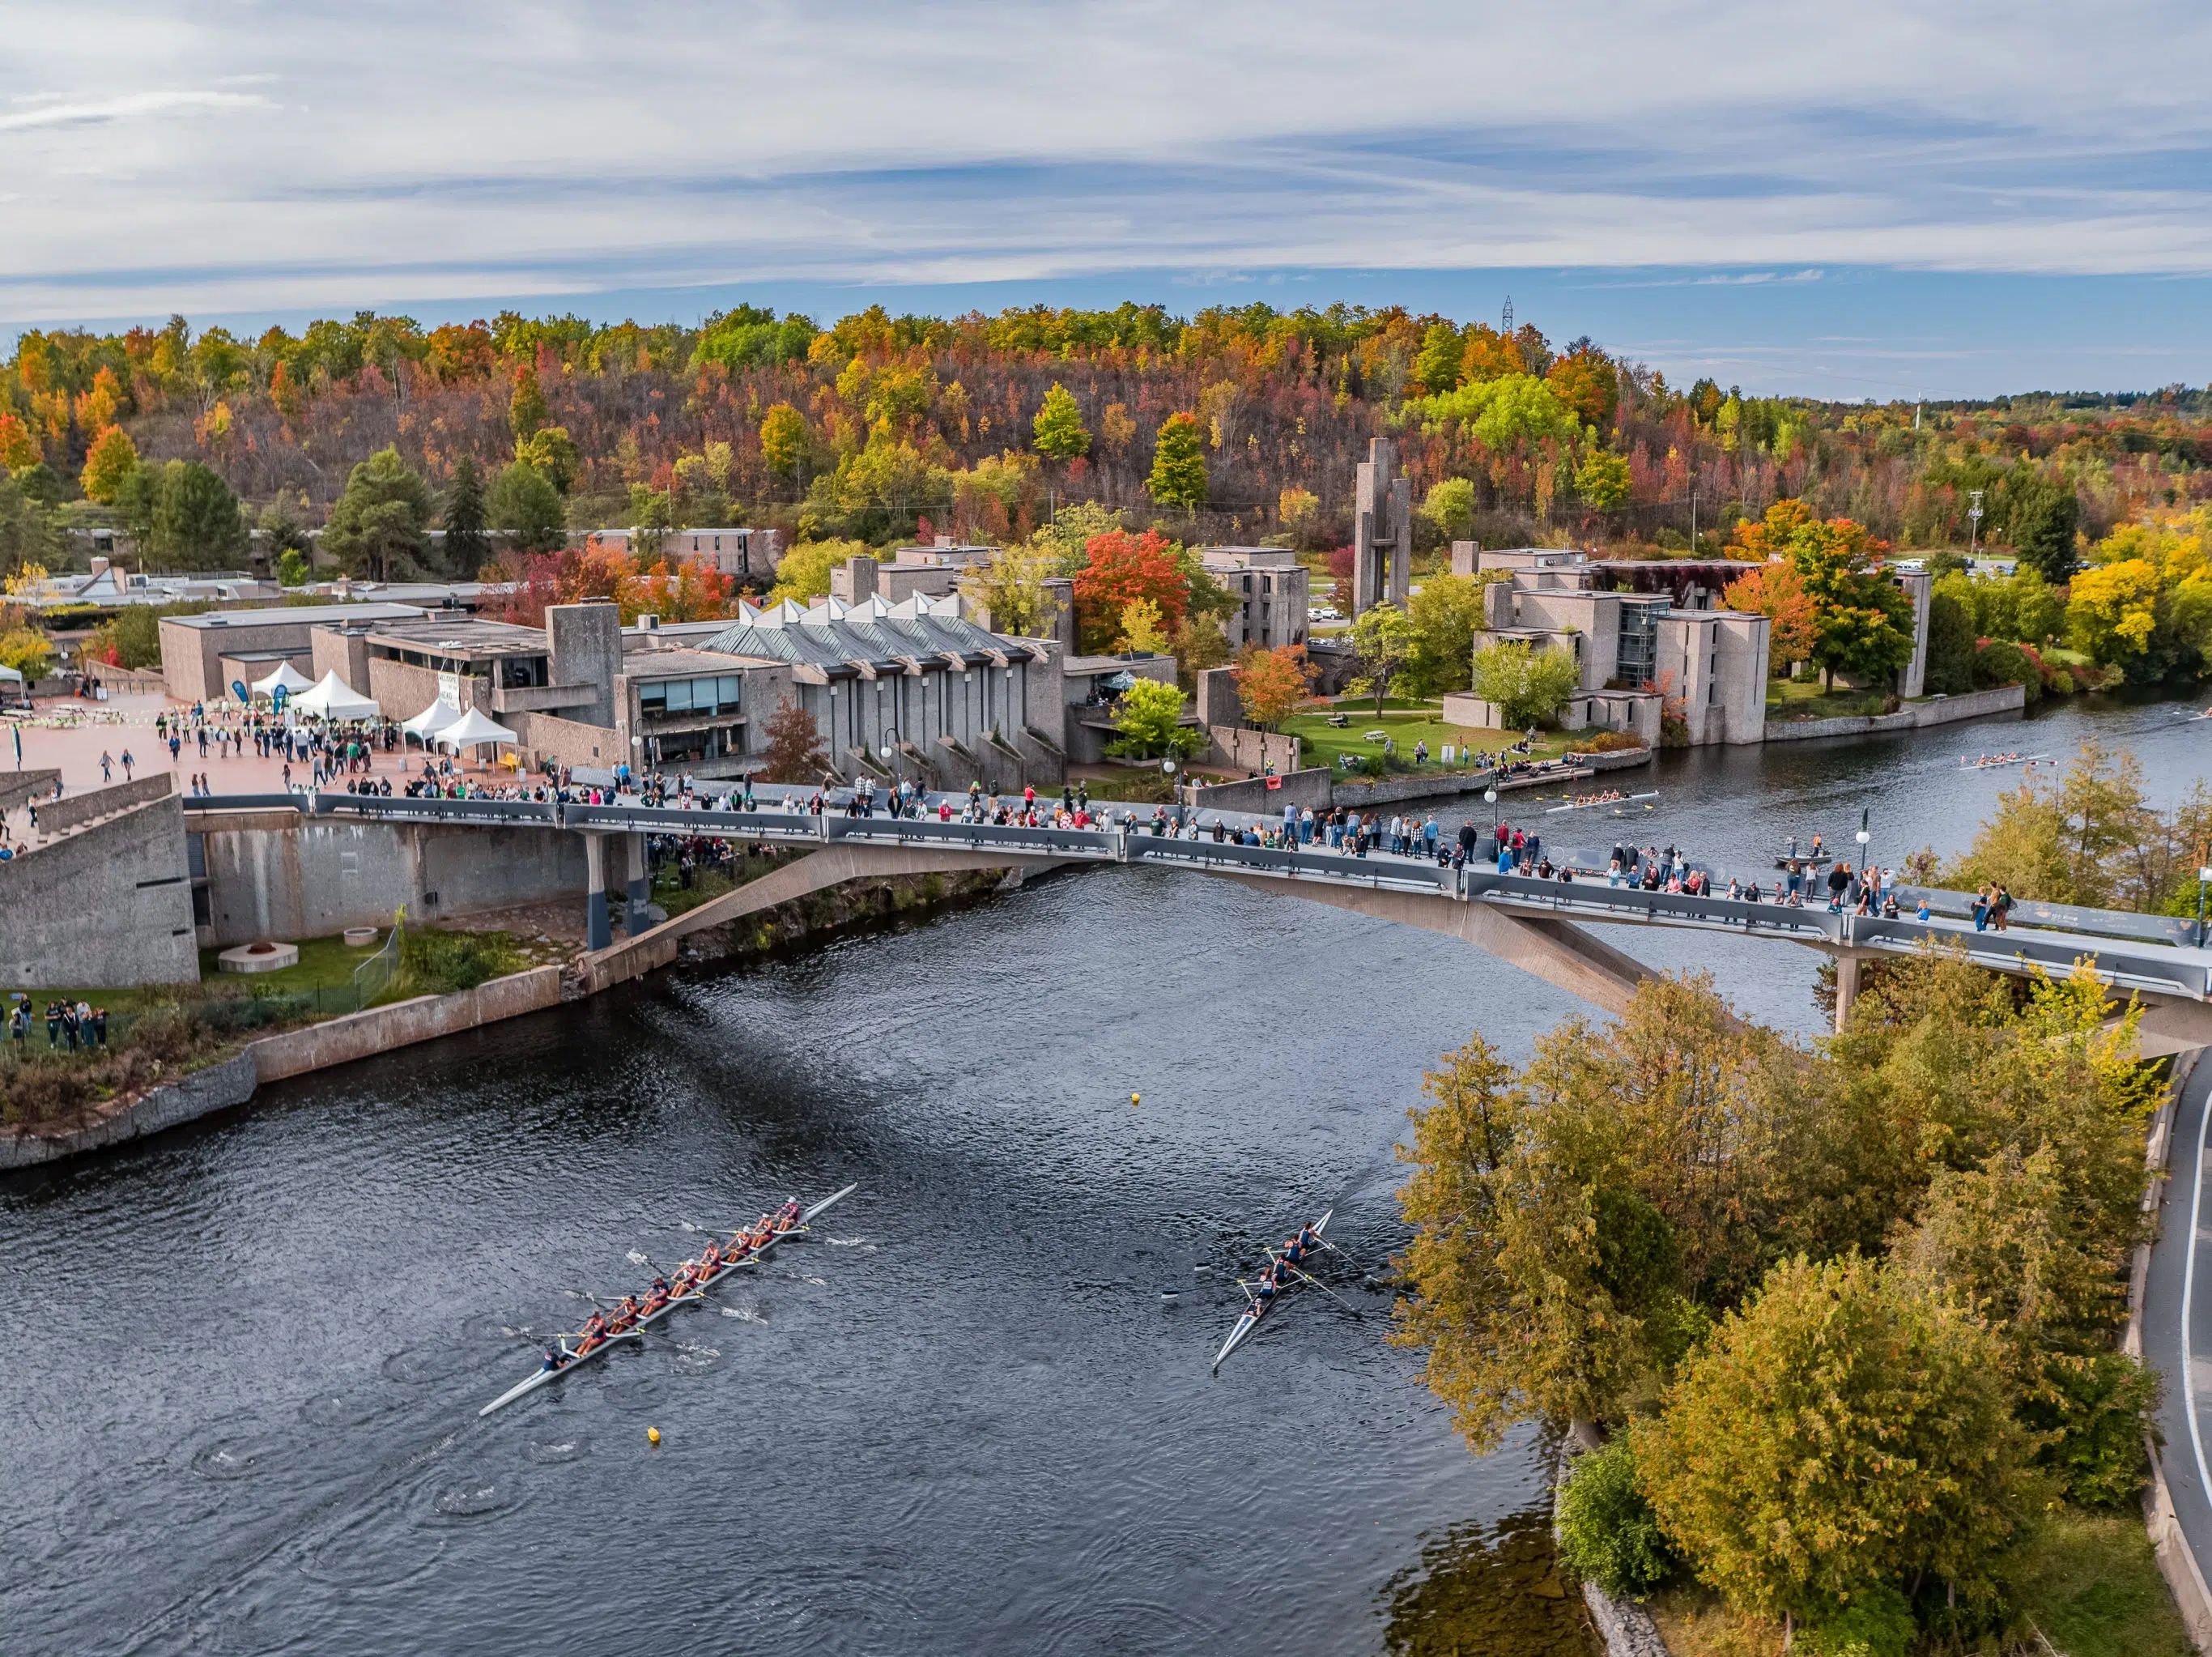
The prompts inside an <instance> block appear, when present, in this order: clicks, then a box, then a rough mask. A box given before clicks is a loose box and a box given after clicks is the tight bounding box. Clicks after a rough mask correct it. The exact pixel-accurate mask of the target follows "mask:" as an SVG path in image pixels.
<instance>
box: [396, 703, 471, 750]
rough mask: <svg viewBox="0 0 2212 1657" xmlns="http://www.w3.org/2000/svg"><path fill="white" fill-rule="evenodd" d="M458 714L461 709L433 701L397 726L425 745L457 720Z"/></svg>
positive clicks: (459, 714)
mask: <svg viewBox="0 0 2212 1657" xmlns="http://www.w3.org/2000/svg"><path fill="white" fill-rule="evenodd" d="M460 716H461V710H459V708H449V707H447V705H446V704H444V703H442V702H434V703H432V704H430V705H429V706H428V707H427V708H425V709H423V710H422V712H421V713H419V714H416V716H415V717H414V718H412V719H410V720H409V721H407V722H406V723H405V724H404V725H402V726H401V727H400V729H401V730H402V731H404V732H405V733H406V734H408V735H409V736H411V737H413V738H415V739H416V740H417V741H419V742H422V743H423V744H425V745H426V746H427V745H428V742H429V740H430V739H431V738H432V737H433V736H435V735H436V734H438V733H439V732H440V731H441V730H443V729H445V728H446V727H447V726H448V725H451V724H453V722H455V721H457V720H459V718H460Z"/></svg>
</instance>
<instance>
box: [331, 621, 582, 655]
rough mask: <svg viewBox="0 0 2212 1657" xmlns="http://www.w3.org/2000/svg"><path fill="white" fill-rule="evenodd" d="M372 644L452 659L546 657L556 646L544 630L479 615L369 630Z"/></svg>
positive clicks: (408, 622)
mask: <svg viewBox="0 0 2212 1657" xmlns="http://www.w3.org/2000/svg"><path fill="white" fill-rule="evenodd" d="M368 637H369V642H370V643H374V644H387V645H392V646H394V647H397V648H400V649H409V650H420V651H422V652H424V653H425V654H432V655H449V656H521V655H531V656H542V655H547V654H549V653H550V650H551V649H552V646H551V645H550V643H548V642H547V640H546V637H545V635H544V631H541V630H540V629H538V628H536V627H523V626H520V625H518V624H515V623H513V622H511V621H485V620H483V619H482V618H479V617H476V616H424V617H422V618H421V619H420V620H410V621H406V622H403V623H401V624H398V625H395V626H382V627H374V628H371V629H370V630H369V635H368Z"/></svg>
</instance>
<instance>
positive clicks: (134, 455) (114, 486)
mask: <svg viewBox="0 0 2212 1657" xmlns="http://www.w3.org/2000/svg"><path fill="white" fill-rule="evenodd" d="M137 469H138V446H137V444H136V443H133V442H131V434H130V433H129V432H127V431H125V430H124V429H123V428H122V427H120V426H110V427H108V429H106V430H105V431H103V432H101V433H100V436H98V437H96V438H94V440H93V444H92V448H90V449H89V450H88V451H87V453H86V454H85V457H84V472H83V473H82V475H81V476H80V477H79V478H78V479H77V481H78V482H79V483H80V484H82V485H83V486H84V492H85V496H86V497H87V498H88V499H90V500H94V501H98V502H99V503H100V504H101V505H103V506H109V505H112V504H113V503H114V501H115V492H116V490H118V489H120V488H121V487H122V486H123V480H124V478H126V477H128V476H130V474H131V472H136V471H137Z"/></svg>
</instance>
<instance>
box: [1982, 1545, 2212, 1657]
mask: <svg viewBox="0 0 2212 1657" xmlns="http://www.w3.org/2000/svg"><path fill="white" fill-rule="evenodd" d="M2020 1581H2021V1610H2022V1611H2025V1612H2027V1615H2028V1617H2030V1618H2032V1619H2033V1622H2034V1623H2035V1625H2036V1627H2038V1628H2039V1629H2041V1630H2043V1632H2044V1635H2045V1637H2046V1638H2048V1639H2049V1640H2050V1642H2051V1644H2052V1645H2054V1646H2056V1647H2057V1648H2058V1649H2059V1650H2060V1651H2062V1652H2063V1653H2065V1654H2066V1657H2189V1654H2190V1651H2191V1646H2190V1643H2189V1631H2188V1630H2187V1629H2186V1628H2185V1627H2184V1626H2183V1624H2182V1621H2181V1613H2180V1611H2178V1610H2177V1609H2175V1607H2174V1603H2173V1595H2172V1593H2169V1592H2168V1591H2167V1589H2166V1579H2165V1578H2164V1577H2162V1576H2160V1575H2159V1574H2158V1563H2157V1561H2156V1560H2155V1559H2154V1558H2153V1556H2152V1555H2151V1547H2150V1538H2149V1536H2148V1534H2146V1533H2145V1532H2144V1530H2143V1522H2142V1515H2141V1514H2086V1513H2079V1512H2075V1511H2074V1510H2072V1509H2070V1508H2069V1509H2066V1510H2063V1511H2061V1512H2060V1513H2058V1514H2055V1515H2054V1516H2053V1517H2052V1519H2051V1522H2050V1524H2049V1525H2048V1526H2045V1530H2044V1532H2043V1534H2042V1535H2041V1536H2040V1537H2039V1538H2037V1539H2036V1543H2035V1545H2034V1546H2033V1548H2032V1549H2031V1550H2029V1553H2028V1557H2027V1562H2026V1564H2025V1568H2024V1569H2022V1570H2021V1576H2020Z"/></svg>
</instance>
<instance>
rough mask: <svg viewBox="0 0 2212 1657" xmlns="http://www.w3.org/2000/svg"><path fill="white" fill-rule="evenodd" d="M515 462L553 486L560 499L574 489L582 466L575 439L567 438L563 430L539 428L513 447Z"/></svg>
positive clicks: (555, 427)
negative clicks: (518, 461)
mask: <svg viewBox="0 0 2212 1657" xmlns="http://www.w3.org/2000/svg"><path fill="white" fill-rule="evenodd" d="M514 458H515V459H516V460H520V461H521V462H522V463H523V464H524V465H525V466H528V467H530V469H531V470H532V471H533V472H537V473H538V476H539V477H541V478H544V479H545V481H546V482H547V483H549V484H552V485H553V489H554V492H555V493H556V494H560V495H566V494H567V493H568V490H570V489H571V488H572V487H573V486H574V484H575V481H576V475H577V473H578V472H580V471H581V470H582V467H583V464H584V457H583V455H582V454H580V452H579V451H578V449H577V448H576V442H575V439H574V438H573V437H571V436H568V428H567V427H566V426H541V427H540V428H539V429H538V430H536V431H534V432H532V434H531V435H530V436H529V437H528V439H526V441H524V442H519V443H517V444H516V445H515V446H514Z"/></svg>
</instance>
